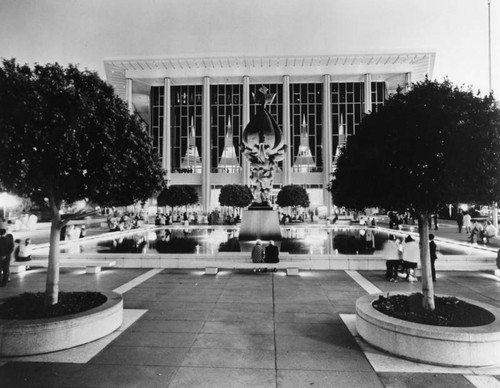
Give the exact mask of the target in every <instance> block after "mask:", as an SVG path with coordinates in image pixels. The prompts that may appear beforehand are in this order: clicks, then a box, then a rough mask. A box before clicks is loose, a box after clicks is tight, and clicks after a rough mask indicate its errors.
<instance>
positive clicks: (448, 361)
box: [356, 292, 500, 367]
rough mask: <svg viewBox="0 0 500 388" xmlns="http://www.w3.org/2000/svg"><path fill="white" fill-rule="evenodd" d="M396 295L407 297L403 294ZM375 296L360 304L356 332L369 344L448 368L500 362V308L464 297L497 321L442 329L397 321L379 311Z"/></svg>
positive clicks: (368, 297)
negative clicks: (486, 311) (374, 303)
mask: <svg viewBox="0 0 500 388" xmlns="http://www.w3.org/2000/svg"><path fill="white" fill-rule="evenodd" d="M393 294H403V293H401V292H398V293H393ZM379 295H383V296H386V294H371V295H366V296H363V297H361V298H359V299H358V300H357V301H356V329H357V331H358V333H359V335H360V336H361V337H362V338H363V339H364V340H365V341H366V342H368V343H369V344H371V345H373V346H375V347H377V348H379V349H382V350H385V351H387V352H389V353H391V354H394V355H396V356H398V357H402V358H406V359H409V360H414V361H419V362H425V363H429V364H437V365H445V366H468V367H480V366H492V365H498V364H499V363H500V309H498V308H496V307H493V306H490V305H487V304H484V303H480V302H476V301H473V300H468V299H465V298H460V299H461V300H463V301H464V302H467V303H470V304H473V305H476V306H479V307H482V308H483V309H485V310H488V311H490V312H491V313H492V314H493V315H494V316H495V320H494V321H493V322H492V323H490V324H488V325H483V326H476V327H442V326H432V325H424V324H419V323H413V322H408V321H404V320H401V319H397V318H393V317H390V316H388V315H385V314H383V313H381V312H379V311H377V310H376V309H375V308H374V307H373V306H372V303H373V301H375V300H377V299H378V297H379Z"/></svg>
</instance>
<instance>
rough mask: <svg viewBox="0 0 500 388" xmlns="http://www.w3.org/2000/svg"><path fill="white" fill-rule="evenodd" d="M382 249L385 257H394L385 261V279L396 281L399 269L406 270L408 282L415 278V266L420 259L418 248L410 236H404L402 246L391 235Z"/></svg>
mask: <svg viewBox="0 0 500 388" xmlns="http://www.w3.org/2000/svg"><path fill="white" fill-rule="evenodd" d="M384 251H385V254H386V257H389V258H394V259H389V260H387V261H386V262H385V265H386V268H387V270H386V274H385V276H386V278H387V279H389V280H390V281H391V282H397V279H398V272H400V271H401V272H403V273H404V272H406V278H405V279H406V280H408V281H410V282H413V281H416V280H417V278H416V277H415V268H417V266H418V263H419V261H420V248H419V246H418V243H417V242H416V241H415V240H414V239H413V238H412V237H411V236H408V237H406V239H405V242H404V244H403V245H402V246H401V245H400V244H399V240H396V241H395V240H393V237H390V238H389V240H388V241H387V243H386V246H384ZM396 258H397V259H396Z"/></svg>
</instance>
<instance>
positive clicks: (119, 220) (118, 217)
mask: <svg viewBox="0 0 500 388" xmlns="http://www.w3.org/2000/svg"><path fill="white" fill-rule="evenodd" d="M142 220H143V218H142V216H141V215H139V214H135V213H127V212H125V213H123V214H120V213H118V212H115V213H113V214H111V215H110V216H109V217H108V219H107V222H108V227H109V230H110V232H122V231H124V230H130V229H136V228H138V227H139V223H140V221H142Z"/></svg>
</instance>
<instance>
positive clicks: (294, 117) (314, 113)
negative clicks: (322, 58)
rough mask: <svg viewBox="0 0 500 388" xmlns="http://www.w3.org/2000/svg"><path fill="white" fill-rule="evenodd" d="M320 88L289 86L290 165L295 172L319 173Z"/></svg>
mask: <svg viewBox="0 0 500 388" xmlns="http://www.w3.org/2000/svg"><path fill="white" fill-rule="evenodd" d="M322 109H323V84H321V83H300V84H290V126H291V128H290V130H291V136H290V139H291V144H290V145H289V147H290V148H289V149H290V150H291V151H292V157H291V163H292V169H293V171H295V172H313V171H321V167H322V165H323V160H322V159H323V158H322V155H321V152H322V144H321V143H322V142H321V136H322V124H323V121H322V117H323V116H322Z"/></svg>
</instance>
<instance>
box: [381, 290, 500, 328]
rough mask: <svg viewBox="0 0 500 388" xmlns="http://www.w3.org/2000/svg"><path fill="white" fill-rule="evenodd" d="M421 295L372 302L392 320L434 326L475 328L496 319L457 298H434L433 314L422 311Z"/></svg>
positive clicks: (401, 296) (485, 311) (397, 296)
mask: <svg viewBox="0 0 500 388" xmlns="http://www.w3.org/2000/svg"><path fill="white" fill-rule="evenodd" d="M422 297H423V296H422V294H420V293H418V294H411V295H392V296H388V297H387V298H386V297H383V296H380V297H379V299H378V300H376V301H375V302H373V307H374V308H375V309H376V310H378V311H380V312H382V313H384V314H386V315H389V316H391V317H394V318H398V319H402V320H405V321H410V322H416V323H423V324H426V325H434V326H449V327H473V326H482V325H487V324H490V323H491V322H493V321H494V320H495V316H494V315H493V314H492V313H490V312H489V311H487V310H485V309H483V308H481V307H479V306H475V305H473V304H470V303H466V302H464V301H461V300H459V299H457V298H455V297H435V302H436V308H435V310H433V311H429V310H424V309H423V308H422Z"/></svg>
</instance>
